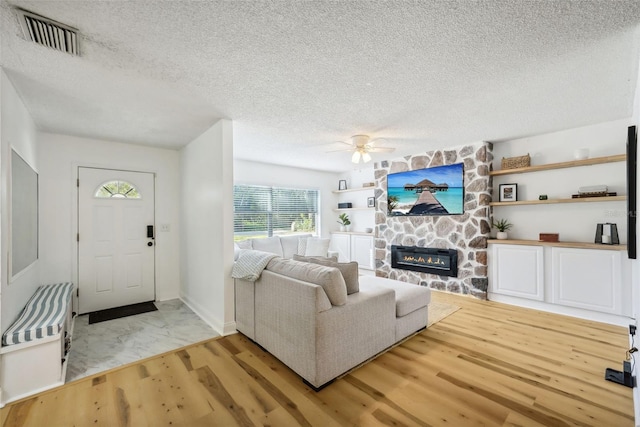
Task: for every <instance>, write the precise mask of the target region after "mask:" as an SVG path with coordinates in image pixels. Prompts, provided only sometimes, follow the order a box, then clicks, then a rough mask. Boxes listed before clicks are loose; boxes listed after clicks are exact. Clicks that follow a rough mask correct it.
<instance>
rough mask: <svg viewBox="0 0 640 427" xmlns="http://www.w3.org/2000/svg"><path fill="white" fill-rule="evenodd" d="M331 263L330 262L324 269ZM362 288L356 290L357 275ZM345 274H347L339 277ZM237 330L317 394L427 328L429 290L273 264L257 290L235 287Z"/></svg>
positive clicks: (287, 262)
mask: <svg viewBox="0 0 640 427" xmlns="http://www.w3.org/2000/svg"><path fill="white" fill-rule="evenodd" d="M323 263H326V261H323ZM345 264H355V272H356V273H355V277H356V280H357V286H358V288H357V289H356V290H355V292H354V288H353V283H350V288H351V289H350V293H348V291H347V283H346V282H345V277H347V279H348V280H349V281H350V282H352V281H353V274H352V273H349V274H344V275H343V273H341V271H340V269H343V270H345V269H346V268H351V269H353V266H345ZM339 268H340V269H339ZM235 289H236V324H237V326H236V327H237V329H238V331H239V332H241V333H243V334H244V335H246V336H247V337H248V338H250V339H251V340H253V341H255V342H256V343H258V344H259V345H260V346H262V347H263V348H264V349H266V350H267V351H268V352H270V353H271V354H273V355H274V356H275V357H277V358H278V359H280V360H281V361H282V362H283V363H284V364H286V365H287V366H288V367H290V368H291V369H292V370H293V371H295V372H296V373H297V374H298V375H300V376H301V377H302V378H303V379H304V380H305V381H306V382H307V383H308V384H309V385H311V386H312V388H314V389H316V390H318V389H320V388H322V387H324V386H325V385H327V384H328V383H330V382H331V381H333V379H335V378H336V377H338V376H340V375H341V374H343V373H345V372H347V371H349V370H350V369H352V368H354V367H356V366H358V365H359V364H361V363H363V362H365V361H367V360H369V359H370V358H372V357H374V356H375V355H377V354H378V353H380V352H382V351H384V350H385V349H387V348H389V347H390V346H392V345H393V344H394V343H397V342H398V341H400V340H402V339H404V338H406V337H407V336H409V335H411V334H412V333H414V332H417V331H419V330H421V329H423V328H425V327H426V326H427V316H428V304H429V301H430V296H431V294H430V291H429V289H428V288H426V287H422V286H419V285H413V284H410V283H404V282H399V281H396V280H390V279H385V278H380V277H374V276H359V277H358V275H357V264H356V263H344V264H342V263H341V265H339V266H327V265H319V264H314V263H311V262H302V261H297V260H293V259H283V258H279V257H276V258H274V259H272V260H271V261H270V262H269V263H268V265H267V267H266V269H265V270H264V271H263V272H262V274H261V276H260V277H259V279H258V280H256V281H255V282H250V281H247V280H241V279H236V280H235Z"/></svg>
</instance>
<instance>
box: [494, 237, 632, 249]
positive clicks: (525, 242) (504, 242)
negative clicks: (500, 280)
mask: <svg viewBox="0 0 640 427" xmlns="http://www.w3.org/2000/svg"><path fill="white" fill-rule="evenodd" d="M487 243H489V244H501V245H524V246H554V247H558V248H577V249H601V250H605V251H607V250H608V251H626V250H627V245H603V244H600V243H587V242H543V241H541V240H516V239H514V240H509V239H507V240H497V239H489V240H487Z"/></svg>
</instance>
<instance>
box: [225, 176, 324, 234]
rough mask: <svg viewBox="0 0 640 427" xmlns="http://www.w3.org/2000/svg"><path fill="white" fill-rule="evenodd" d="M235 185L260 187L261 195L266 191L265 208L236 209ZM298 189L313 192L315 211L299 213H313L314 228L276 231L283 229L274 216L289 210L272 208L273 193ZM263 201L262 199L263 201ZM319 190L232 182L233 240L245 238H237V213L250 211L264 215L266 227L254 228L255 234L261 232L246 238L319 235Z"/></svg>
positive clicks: (284, 213)
mask: <svg viewBox="0 0 640 427" xmlns="http://www.w3.org/2000/svg"><path fill="white" fill-rule="evenodd" d="M237 187H244V188H249V189H251V188H256V189H261V190H262V191H263V192H264V193H263V194H262V195H264V194H265V193H266V192H268V194H269V200H268V201H267V202H266V204H267V209H266V210H263V211H251V210H244V211H243V210H238V209H237V206H236V192H237ZM265 190H266V191H265ZM287 190H290V191H299V192H311V193H315V198H316V199H315V201H314V202H313V204H314V205H315V206H314V207H315V212H305V213H301V214H306V213H309V214H312V215H315V218H314V223H315V224H314V225H315V229H314V230H312V231H304V230H301V231H298V232H295V231H294V232H290V233H284V234H281V233H278V231H279V230H283V229H282V228H278V227H277V221H275V220H274V216H276V215H278V214H283V215H286V214H287V213H291V212H290V211H289V212H287V211H286V210H277V209H274V200H275V195H276V193H277V192H278V191H280V192H282V191H287ZM258 196H260V194H258ZM263 202H264V201H263ZM321 211H322V210H321V191H320V189H319V188H317V187H292V186H283V185H264V184H247V183H234V184H233V217H234V218H233V235H234V240H235V241H239V240H246V239H242V238H241V239H238V237H240V236H242V234H240V233H243V231H242V230H237V228H236V227H237V225H236V220H237V217H238V214H243V213H244V214H251V213H255V214H257V215H259V214H260V213H262V214H264V215H266V217H267V218H266V224H265V226H266V228H265V229H263V230H259V231H258V230H256V231H255V232H256V234H261V235H259V236H251V237H247V239H249V238H268V237H273V236H278V235H295V234H309V233H311V234H314V235H320V228H321Z"/></svg>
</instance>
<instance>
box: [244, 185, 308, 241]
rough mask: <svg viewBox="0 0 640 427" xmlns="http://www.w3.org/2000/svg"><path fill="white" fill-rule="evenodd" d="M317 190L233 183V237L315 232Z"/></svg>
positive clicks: (246, 237)
mask: <svg viewBox="0 0 640 427" xmlns="http://www.w3.org/2000/svg"><path fill="white" fill-rule="evenodd" d="M318 197H319V193H318V190H311V189H300V188H283V187H266V186H259V185H235V186H234V187H233V208H234V224H233V228H234V235H235V238H236V240H242V239H248V238H255V237H269V236H274V235H283V234H293V233H299V232H304V233H313V234H315V232H316V226H317V222H318Z"/></svg>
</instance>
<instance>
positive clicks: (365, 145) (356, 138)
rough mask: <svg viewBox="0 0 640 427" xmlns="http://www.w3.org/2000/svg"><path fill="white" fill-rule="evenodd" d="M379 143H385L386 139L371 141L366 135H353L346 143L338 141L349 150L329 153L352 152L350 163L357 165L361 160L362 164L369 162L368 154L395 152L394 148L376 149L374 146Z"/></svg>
mask: <svg viewBox="0 0 640 427" xmlns="http://www.w3.org/2000/svg"><path fill="white" fill-rule="evenodd" d="M379 141H386V139H384V138H376V139H371V138H369V136H368V135H353V136H352V137H351V138H349V140H348V141H338V142H341V143H343V144H348V145H350V146H351V147H350V148H346V149H343V150H333V151H330V152H335V151H353V156H351V161H352V162H353V163H359V162H360V159H361V158H362V161H363V162H364V163H367V162H368V161H370V160H371V156H370V155H369V153H391V152H392V151H395V148H393V147H376V146H375V144H376V143H377V142H379Z"/></svg>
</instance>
